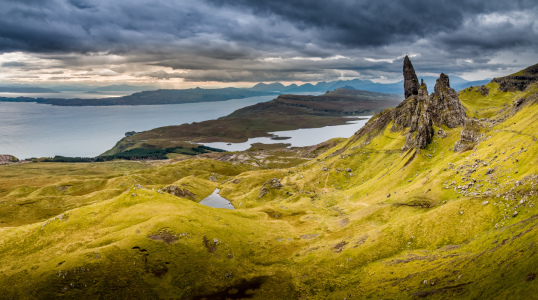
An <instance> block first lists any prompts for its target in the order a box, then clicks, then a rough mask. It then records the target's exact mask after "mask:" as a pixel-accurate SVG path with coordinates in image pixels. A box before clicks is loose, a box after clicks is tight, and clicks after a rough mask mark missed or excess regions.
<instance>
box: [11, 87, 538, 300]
mask: <svg viewBox="0 0 538 300" xmlns="http://www.w3.org/2000/svg"><path fill="white" fill-rule="evenodd" d="M488 87H489V88H490V90H489V94H487V95H483V94H482V93H481V92H480V91H478V90H473V89H469V90H464V91H462V92H461V93H460V99H461V101H462V103H463V104H464V106H465V108H466V109H467V113H468V115H469V116H470V117H476V118H477V119H483V120H482V121H481V122H482V123H481V124H482V128H481V131H480V132H481V133H482V134H483V135H482V138H481V140H480V142H479V143H477V144H475V145H474V147H472V148H471V150H468V151H465V152H454V151H453V150H452V147H454V145H455V144H456V142H457V141H458V140H459V139H460V131H461V130H462V128H461V127H459V128H454V129H450V128H441V129H443V131H444V132H445V133H446V136H443V135H441V134H438V133H437V132H438V129H439V128H435V132H436V134H435V135H434V139H433V141H432V143H431V144H430V145H429V146H428V147H427V148H426V149H423V150H420V151H417V150H414V149H412V150H408V151H404V152H402V151H401V148H402V146H403V145H404V143H405V132H403V131H402V132H391V131H390V128H391V126H392V124H389V125H388V126H387V127H386V128H385V129H384V130H382V131H381V132H380V133H379V134H377V135H371V136H368V135H365V136H362V137H351V138H350V139H348V140H345V141H341V140H335V141H334V145H331V146H334V147H320V148H319V149H323V150H326V151H325V152H323V151H320V150H314V151H312V152H310V153H313V154H316V155H317V156H316V157H314V158H312V159H310V160H305V159H304V157H305V156H307V155H302V156H301V159H299V158H296V160H289V161H287V162H286V163H281V164H280V165H279V163H278V162H275V164H274V165H271V160H272V158H271V156H270V155H269V156H266V157H265V158H264V159H265V161H263V162H260V161H259V159H255V158H253V157H252V156H244V157H243V159H237V160H234V159H232V158H229V159H227V160H226V161H220V160H216V159H210V158H204V159H201V158H192V159H182V160H178V161H177V162H172V161H169V163H139V162H107V163H88V164H67V163H28V164H19V165H8V166H1V167H0V188H1V190H0V222H1V223H0V224H1V225H0V226H2V227H0V237H1V238H0V257H1V259H0V286H1V290H2V293H1V295H0V298H1V299H204V298H205V299H241V298H252V299H345V298H347V299H420V298H426V299H533V298H536V295H538V280H536V274H537V273H538V271H537V266H538V256H537V255H536V252H537V251H538V244H537V241H538V209H537V208H536V206H535V205H536V199H537V198H538V197H537V193H538V190H537V185H538V155H537V154H538V122H537V120H538V101H537V100H536V95H537V94H536V92H537V89H538V87H537V86H536V85H534V86H531V87H529V88H528V89H527V90H526V91H523V92H506V93H505V92H498V91H497V90H496V87H495V84H490V85H488ZM521 99H523V100H521ZM277 151H278V150H277ZM247 154H248V153H247ZM274 154H275V155H274V160H281V159H282V158H281V156H279V155H277V154H278V153H276V152H274ZM239 155H243V154H238V157H239ZM249 155H251V154H249ZM289 157H291V156H289ZM298 157H299V156H298ZM222 160H224V159H222ZM169 185H175V186H178V187H179V188H182V189H187V190H188V191H190V192H191V193H192V194H193V195H194V197H193V198H194V199H191V198H189V197H187V198H180V197H176V196H173V195H170V194H167V193H162V191H161V189H162V188H163V187H166V186H169ZM215 188H219V189H221V192H220V194H221V195H222V196H224V197H226V198H228V199H229V200H230V201H231V202H232V203H233V205H234V206H235V207H236V208H237V209H236V210H226V209H216V208H210V207H206V206H203V205H200V204H198V203H197V202H198V201H200V200H201V199H203V198H204V197H206V196H207V195H209V194H211V193H212V192H213V190H214V189H215Z"/></svg>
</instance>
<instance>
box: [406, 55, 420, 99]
mask: <svg viewBox="0 0 538 300" xmlns="http://www.w3.org/2000/svg"><path fill="white" fill-rule="evenodd" d="M403 76H404V91H405V99H407V98H408V97H409V96H412V95H417V94H418V89H419V85H418V78H417V74H416V73H415V69H414V68H413V64H412V63H411V60H409V57H408V56H407V55H406V56H405V58H404V65H403Z"/></svg>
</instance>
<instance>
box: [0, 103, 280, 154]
mask: <svg viewBox="0 0 538 300" xmlns="http://www.w3.org/2000/svg"><path fill="white" fill-rule="evenodd" d="M274 98H275V96H261V97H250V98H244V99H235V100H228V101H220V102H205V103H187V104H170V105H144V106H82V107H79V106H52V105H46V104H37V103H32V102H29V103H15V102H0V154H11V155H14V156H16V157H18V158H19V159H25V158H31V157H53V156H55V155H61V156H72V157H79V156H80V157H94V156H97V155H99V154H101V153H103V152H105V151H106V150H108V149H110V148H112V147H113V146H114V145H115V144H116V143H117V142H118V141H119V140H120V139H121V138H123V137H124V136H125V132H127V131H144V130H150V129H153V128H157V127H162V126H168V125H180V124H183V123H192V122H201V121H205V120H211V119H216V118H219V117H222V116H225V115H228V114H230V113H232V112H233V111H235V110H237V109H239V108H242V107H245V106H248V105H253V104H256V103H259V102H266V101H270V100H272V99H274Z"/></svg>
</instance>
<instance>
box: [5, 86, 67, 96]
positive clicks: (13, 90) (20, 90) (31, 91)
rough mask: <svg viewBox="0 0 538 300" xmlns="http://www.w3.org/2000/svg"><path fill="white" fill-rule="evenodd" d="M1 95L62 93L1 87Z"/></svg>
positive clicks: (31, 88)
mask: <svg viewBox="0 0 538 300" xmlns="http://www.w3.org/2000/svg"><path fill="white" fill-rule="evenodd" d="M0 93H28V94H45V93H60V92H58V91H56V90H53V89H48V88H42V87H14V86H0Z"/></svg>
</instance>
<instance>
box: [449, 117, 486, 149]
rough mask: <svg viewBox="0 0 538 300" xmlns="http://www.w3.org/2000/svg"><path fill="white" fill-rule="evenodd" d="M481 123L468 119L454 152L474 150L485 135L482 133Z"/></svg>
mask: <svg viewBox="0 0 538 300" xmlns="http://www.w3.org/2000/svg"><path fill="white" fill-rule="evenodd" d="M480 128H481V125H480V121H478V120H475V119H467V121H466V122H465V127H463V130H462V131H461V133H460V140H459V141H457V142H456V145H454V152H463V151H467V150H471V149H473V148H474V147H475V146H476V144H478V143H479V142H480V141H481V140H482V139H483V138H484V134H483V133H480Z"/></svg>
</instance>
